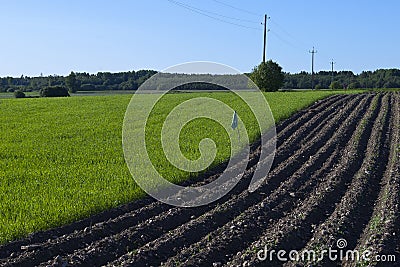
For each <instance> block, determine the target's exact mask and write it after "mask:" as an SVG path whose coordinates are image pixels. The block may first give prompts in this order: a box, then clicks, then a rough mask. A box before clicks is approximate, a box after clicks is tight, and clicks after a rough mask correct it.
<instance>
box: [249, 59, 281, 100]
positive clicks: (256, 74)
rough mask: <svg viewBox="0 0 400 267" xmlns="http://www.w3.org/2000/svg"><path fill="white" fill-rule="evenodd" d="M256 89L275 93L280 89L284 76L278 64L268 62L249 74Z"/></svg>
mask: <svg viewBox="0 0 400 267" xmlns="http://www.w3.org/2000/svg"><path fill="white" fill-rule="evenodd" d="M250 77H251V79H252V80H253V82H254V83H255V84H257V86H258V88H260V90H262V91H266V92H275V91H278V89H280V88H282V86H283V81H284V79H285V75H284V74H283V72H282V67H281V66H279V65H278V63H276V62H273V61H272V60H268V61H267V62H262V63H261V64H260V65H258V66H257V67H255V68H254V69H253V71H252V73H251V74H250Z"/></svg>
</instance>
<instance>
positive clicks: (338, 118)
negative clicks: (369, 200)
mask: <svg viewBox="0 0 400 267" xmlns="http://www.w3.org/2000/svg"><path fill="white" fill-rule="evenodd" d="M358 104H359V103H358ZM350 106H351V105H350ZM343 113H345V112H343ZM342 115H343V114H342ZM345 117H346V116H343V118H345ZM340 118H341V116H340V114H339V115H338V117H337V118H336V120H339V121H340ZM323 143H324V142H323ZM301 155H302V154H301ZM289 162H291V163H292V164H293V162H296V161H293V160H290V161H289ZM301 165H302V163H300V164H299V165H297V166H298V167H297V168H299V167H300V166H301ZM297 168H296V169H297ZM271 180H274V179H271ZM274 181H276V180H274ZM264 193H266V192H265V191H264ZM252 197H253V198H254V197H255V196H252ZM235 210H236V209H235ZM224 217H227V215H224ZM174 238H175V239H176V236H175V237H174ZM170 239H171V237H170ZM158 241H160V240H158ZM164 243H166V244H167V242H166V241H164ZM186 243H188V242H186ZM150 247H151V246H150ZM157 250H158V252H160V248H158V249H157ZM158 263H159V262H153V264H158Z"/></svg>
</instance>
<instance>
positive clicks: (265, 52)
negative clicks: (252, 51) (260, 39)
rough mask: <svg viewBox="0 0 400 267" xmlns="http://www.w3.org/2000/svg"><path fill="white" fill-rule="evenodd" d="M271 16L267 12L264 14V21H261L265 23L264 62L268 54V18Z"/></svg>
mask: <svg viewBox="0 0 400 267" xmlns="http://www.w3.org/2000/svg"><path fill="white" fill-rule="evenodd" d="M269 19H270V17H268V16H267V14H265V15H264V23H261V24H263V25H264V49H263V62H264V63H265V58H266V54H267V33H268V32H269V29H268V20H269Z"/></svg>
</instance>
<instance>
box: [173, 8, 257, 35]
mask: <svg viewBox="0 0 400 267" xmlns="http://www.w3.org/2000/svg"><path fill="white" fill-rule="evenodd" d="M168 1H169V2H171V3H173V4H175V5H177V6H180V7H182V8H185V9H188V10H190V11H192V12H195V13H197V14H200V15H203V16H206V17H208V18H211V19H214V20H217V21H220V22H223V23H227V24H231V25H235V26H238V27H242V28H246V29H251V30H257V31H261V30H262V29H261V28H255V27H251V26H246V25H243V24H239V23H235V22H230V21H227V20H224V19H221V18H218V17H215V16H213V15H217V16H220V17H224V18H228V19H232V20H238V21H246V20H243V19H238V18H232V17H228V16H224V15H221V14H218V13H215V12H211V11H207V10H203V9H199V8H196V7H193V6H190V5H187V4H184V3H181V2H178V1H175V0H168ZM207 13H208V14H207ZM209 14H213V15H209ZM247 22H251V23H256V22H254V21H247ZM257 24H258V23H257Z"/></svg>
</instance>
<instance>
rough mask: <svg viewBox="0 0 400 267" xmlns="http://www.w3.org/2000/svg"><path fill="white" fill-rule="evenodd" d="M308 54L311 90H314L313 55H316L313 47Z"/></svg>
mask: <svg viewBox="0 0 400 267" xmlns="http://www.w3.org/2000/svg"><path fill="white" fill-rule="evenodd" d="M309 52H310V53H311V90H314V54H316V53H317V51H315V49H314V47H313V48H312V51H309Z"/></svg>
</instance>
